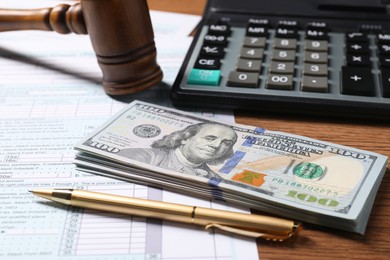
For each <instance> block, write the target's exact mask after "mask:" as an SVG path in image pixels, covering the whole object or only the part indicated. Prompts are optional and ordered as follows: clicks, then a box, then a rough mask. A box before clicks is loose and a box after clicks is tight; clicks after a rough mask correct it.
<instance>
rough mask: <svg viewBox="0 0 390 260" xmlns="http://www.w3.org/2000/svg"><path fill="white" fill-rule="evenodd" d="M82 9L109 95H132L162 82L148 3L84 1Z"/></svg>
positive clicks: (134, 1)
mask: <svg viewBox="0 0 390 260" xmlns="http://www.w3.org/2000/svg"><path fill="white" fill-rule="evenodd" d="M81 9H82V13H83V16H84V20H85V26H86V28H87V31H88V34H89V36H90V38H91V42H92V47H93V49H94V51H95V53H96V57H97V61H98V63H99V66H100V68H101V70H102V72H103V87H104V90H105V91H106V93H107V94H110V95H124V94H129V93H133V92H137V91H140V90H143V89H146V88H148V87H151V86H153V85H155V84H157V83H159V82H160V81H161V79H162V72H161V69H160V67H159V66H158V64H157V61H156V47H155V43H154V34H153V28H152V24H151V20H150V15H149V9H148V5H147V2H146V0H131V1H129V0H81Z"/></svg>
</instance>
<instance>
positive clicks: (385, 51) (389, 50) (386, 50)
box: [378, 43, 390, 56]
mask: <svg viewBox="0 0 390 260" xmlns="http://www.w3.org/2000/svg"><path fill="white" fill-rule="evenodd" d="M378 50H379V53H380V55H387V56H389V55H390V43H388V44H379V46H378Z"/></svg>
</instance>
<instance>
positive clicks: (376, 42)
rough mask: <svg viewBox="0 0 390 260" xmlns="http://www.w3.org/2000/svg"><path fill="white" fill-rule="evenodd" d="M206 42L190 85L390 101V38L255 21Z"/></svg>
mask: <svg viewBox="0 0 390 260" xmlns="http://www.w3.org/2000/svg"><path fill="white" fill-rule="evenodd" d="M238 35H239V36H238ZM334 40H337V41H338V42H337V44H334V42H333V41H334ZM201 41H202V45H201V47H200V49H199V55H198V57H197V58H196V60H194V62H193V65H192V68H190V72H189V76H188V77H187V84H188V85H189V86H191V85H193V86H195V85H201V86H208V85H210V86H213V87H220V88H221V91H227V92H229V91H231V92H233V93H234V92H237V93H240V91H239V89H241V90H243V91H245V90H244V89H248V93H250V94H256V92H255V91H256V89H258V91H259V95H260V94H270V93H272V91H285V92H286V93H287V92H290V91H295V92H297V93H298V92H300V93H302V94H301V95H303V96H304V95H305V94H304V93H313V94H316V95H324V96H325V95H327V94H328V95H333V96H331V97H329V96H328V97H327V98H328V99H332V97H336V96H337V97H338V98H339V99H340V97H339V96H340V95H341V96H343V95H348V96H362V97H372V96H375V95H380V96H381V97H383V98H388V97H390V35H388V34H384V33H375V34H373V33H370V34H367V33H363V32H347V33H342V32H332V31H331V30H330V29H329V28H328V27H327V24H326V23H323V22H311V23H309V24H306V25H300V24H299V23H298V22H297V21H287V20H282V21H279V22H278V23H277V24H271V23H270V22H269V21H268V20H267V19H249V20H248V24H247V26H246V27H230V25H229V24H226V23H224V24H222V25H221V24H218V23H217V24H213V25H210V26H208V28H207V32H206V33H205V34H204V35H203V38H202V39H201ZM232 45H234V46H233V47H232ZM237 45H238V46H239V47H237ZM337 48H338V49H337ZM227 53H229V55H228V57H226V56H227V55H226V54H227ZM232 64H233V65H232ZM218 75H219V77H220V78H218ZM378 85H379V87H378ZM213 89H215V88H213ZM249 89H251V90H250V91H249ZM378 89H380V91H378ZM208 91H211V90H208ZM213 91H214V90H213ZM215 91H217V90H215ZM378 92H380V93H378ZM275 93H276V92H275ZM277 93H278V95H279V94H280V92H277ZM286 95H288V94H286ZM295 95H300V94H295ZM310 97H311V96H310Z"/></svg>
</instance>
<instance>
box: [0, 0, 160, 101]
mask: <svg viewBox="0 0 390 260" xmlns="http://www.w3.org/2000/svg"><path fill="white" fill-rule="evenodd" d="M14 30H43V31H55V32H58V33H61V34H68V33H72V32H73V33H76V34H88V35H89V37H90V39H91V43H92V47H93V50H94V52H95V54H96V58H97V61H98V64H99V66H100V68H101V70H102V73H103V77H102V83H103V88H104V90H105V92H106V93H107V94H109V95H126V94H131V93H134V92H138V91H141V90H144V89H146V88H149V87H152V86H154V85H156V84H157V83H159V82H160V81H161V79H162V71H161V68H160V67H159V65H158V64H157V60H156V59H157V57H156V55H157V53H156V46H155V42H154V33H153V27H152V24H151V20H150V15H149V8H148V5H147V2H146V0H81V1H80V2H79V3H75V4H73V5H68V4H60V5H57V6H55V7H53V8H51V7H50V8H42V9H30V10H21V9H0V32H4V31H14Z"/></svg>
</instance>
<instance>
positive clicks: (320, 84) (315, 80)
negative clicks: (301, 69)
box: [301, 75, 328, 93]
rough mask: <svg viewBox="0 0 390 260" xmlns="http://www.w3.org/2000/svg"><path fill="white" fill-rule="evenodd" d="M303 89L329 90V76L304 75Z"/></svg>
mask: <svg viewBox="0 0 390 260" xmlns="http://www.w3.org/2000/svg"><path fill="white" fill-rule="evenodd" d="M301 90H302V91H307V92H324V93H325V92H328V78H327V77H312V76H305V75H304V76H303V77H302V85H301Z"/></svg>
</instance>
